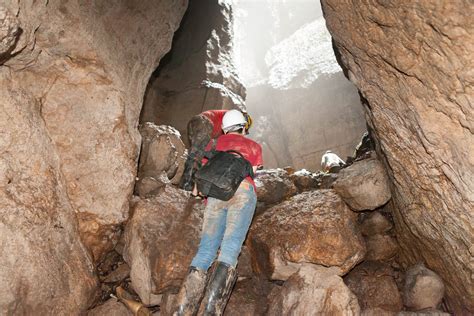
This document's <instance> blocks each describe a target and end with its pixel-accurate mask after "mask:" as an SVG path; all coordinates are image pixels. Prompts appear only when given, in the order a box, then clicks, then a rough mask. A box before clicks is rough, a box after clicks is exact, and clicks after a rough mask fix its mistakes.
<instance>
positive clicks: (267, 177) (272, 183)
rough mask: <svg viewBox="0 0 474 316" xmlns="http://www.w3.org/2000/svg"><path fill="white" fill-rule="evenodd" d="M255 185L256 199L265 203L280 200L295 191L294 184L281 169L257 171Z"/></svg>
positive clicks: (273, 202) (293, 193)
mask: <svg viewBox="0 0 474 316" xmlns="http://www.w3.org/2000/svg"><path fill="white" fill-rule="evenodd" d="M255 185H256V186H257V196H258V200H259V201H260V202H263V203H265V204H275V203H278V202H281V201H283V200H285V199H287V198H289V197H290V196H292V195H295V194H296V192H297V189H296V186H295V184H294V183H293V181H291V179H290V177H289V175H288V173H287V172H286V171H285V170H283V169H268V170H261V171H257V173H256V177H255Z"/></svg>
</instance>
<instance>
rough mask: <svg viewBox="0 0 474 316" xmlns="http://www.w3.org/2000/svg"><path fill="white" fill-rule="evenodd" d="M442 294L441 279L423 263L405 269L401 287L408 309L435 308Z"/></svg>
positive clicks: (442, 285)
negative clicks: (402, 286) (403, 282)
mask: <svg viewBox="0 0 474 316" xmlns="http://www.w3.org/2000/svg"><path fill="white" fill-rule="evenodd" d="M443 296H444V283H443V280H442V279H441V278H440V277H439V276H438V275H437V274H436V273H435V272H433V271H431V270H430V269H428V268H426V267H425V266H424V265H423V264H417V265H415V266H413V267H411V268H410V269H408V270H407V272H406V275H405V285H404V288H403V300H404V304H405V306H406V307H408V309H410V310H412V311H419V310H422V309H428V308H431V309H437V307H438V306H439V304H440V303H441V300H442V299H443Z"/></svg>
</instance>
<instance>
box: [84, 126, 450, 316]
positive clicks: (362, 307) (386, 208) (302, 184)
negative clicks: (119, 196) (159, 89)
mask: <svg viewBox="0 0 474 316" xmlns="http://www.w3.org/2000/svg"><path fill="white" fill-rule="evenodd" d="M141 132H142V133H143V134H144V135H143V136H144V139H145V141H144V142H143V146H142V153H144V155H142V157H141V163H140V170H139V175H140V176H139V178H138V181H137V184H136V190H135V192H136V194H137V195H135V196H134V197H133V199H132V202H131V209H132V214H131V217H130V220H129V221H128V222H127V223H126V225H125V226H124V229H123V234H122V238H121V241H120V242H119V244H118V245H117V247H116V248H115V249H114V250H113V251H112V252H110V253H109V254H108V255H107V256H106V257H105V260H103V261H102V262H101V264H100V265H99V276H100V281H101V284H102V295H101V297H100V298H99V299H98V300H97V302H96V304H95V306H94V307H93V308H92V309H91V310H90V311H89V314H90V315H133V313H132V312H131V309H133V308H134V307H135V308H139V307H140V306H141V308H142V309H143V308H145V306H146V307H147V312H148V313H150V314H153V315H171V314H172V312H173V309H174V308H175V295H176V293H177V291H178V289H179V287H180V284H181V282H182V280H183V278H184V277H185V275H186V271H187V268H188V265H189V263H190V262H191V259H192V257H193V255H194V253H195V251H196V249H197V245H198V242H199V237H198V236H199V231H200V227H201V224H202V215H203V209H204V208H203V204H202V202H201V201H200V200H197V199H194V198H192V197H191V196H190V195H189V193H188V192H185V191H183V190H180V189H178V188H177V187H176V186H175V185H174V184H175V183H176V180H173V179H174V177H175V174H176V170H179V169H180V167H179V166H182V163H183V161H184V159H185V155H183V153H182V151H181V149H182V148H183V145H182V142H181V140H180V138H179V134H178V133H176V132H175V130H174V129H173V128H171V127H167V126H156V125H154V124H151V123H150V124H147V125H146V127H142V128H141ZM163 153H166V154H163ZM171 153H174V154H171ZM153 161H160V164H157V163H150V162H153ZM145 179H147V180H146V182H144V180H145ZM256 184H257V194H258V197H259V204H258V208H257V214H256V216H255V218H254V220H253V223H252V226H251V229H250V231H249V234H248V237H247V240H246V242H245V245H244V247H243V250H242V253H241V256H240V260H239V266H238V273H239V279H238V282H237V284H236V286H235V288H234V291H233V293H232V296H231V298H230V301H229V303H228V307H227V309H226V311H225V314H226V315H328V314H331V315H443V314H444V312H442V311H441V310H442V308H443V306H442V302H443V301H442V300H443V296H444V284H443V282H442V280H441V278H440V277H439V276H438V275H436V274H435V273H434V272H433V271H430V270H429V269H427V268H426V267H424V266H423V265H422V264H419V265H416V266H413V267H412V268H410V269H409V270H407V271H404V270H403V269H401V267H400V265H399V264H398V262H397V258H398V243H397V240H396V238H395V236H394V224H393V221H392V215H391V202H390V199H391V195H390V189H389V185H388V178H387V175H386V174H385V171H384V169H383V168H382V167H381V163H380V162H379V161H378V159H377V158H376V156H375V153H374V152H368V153H367V152H366V153H362V154H361V158H359V159H356V160H355V162H354V163H352V165H350V166H348V167H346V168H344V169H342V170H341V171H340V172H339V174H324V173H311V172H309V171H306V170H299V171H295V170H292V168H285V169H272V170H262V171H259V172H258V174H257V177H256ZM119 286H120V287H121V288H122V289H125V291H126V293H128V294H126V295H128V296H127V297H128V299H126V300H124V299H120V297H122V296H123V294H121V293H120V289H119V290H118V292H117V287H119ZM117 296H118V297H119V298H118V299H117ZM124 303H125V304H124ZM126 305H128V307H126Z"/></svg>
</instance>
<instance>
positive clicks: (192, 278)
mask: <svg viewBox="0 0 474 316" xmlns="http://www.w3.org/2000/svg"><path fill="white" fill-rule="evenodd" d="M206 274H207V273H206V271H202V270H199V269H198V268H196V267H190V268H189V272H188V275H187V276H186V279H185V280H184V282H183V285H182V286H181V289H180V290H179V293H178V298H177V302H178V308H177V310H176V312H175V313H174V314H173V315H176V316H184V315H186V316H191V315H196V313H197V312H198V310H199V306H200V304H201V300H202V297H203V296H204V288H205V287H206V281H207V278H206Z"/></svg>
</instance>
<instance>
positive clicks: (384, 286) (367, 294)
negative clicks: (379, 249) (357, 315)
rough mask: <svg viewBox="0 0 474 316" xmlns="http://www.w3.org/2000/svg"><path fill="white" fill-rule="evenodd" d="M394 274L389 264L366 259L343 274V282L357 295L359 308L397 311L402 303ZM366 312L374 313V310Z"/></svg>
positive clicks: (400, 308)
mask: <svg viewBox="0 0 474 316" xmlns="http://www.w3.org/2000/svg"><path fill="white" fill-rule="evenodd" d="M395 276H396V273H395V271H394V270H393V269H392V268H391V267H390V266H389V265H387V264H383V263H379V262H375V261H366V262H363V263H361V264H360V265H358V266H357V267H355V268H354V269H353V270H352V271H351V272H350V273H349V274H348V275H347V276H345V277H344V282H345V283H346V285H347V286H348V287H349V289H350V290H351V291H352V293H354V294H355V295H356V296H357V299H358V301H359V305H360V308H361V310H363V311H365V310H373V309H377V308H378V309H381V310H383V311H386V312H387V311H388V312H399V311H401V310H402V307H403V303H402V297H401V294H400V292H399V290H398V287H397V284H396V282H395V279H394V277H395ZM366 313H367V314H368V313H375V311H374V310H373V311H367V312H366ZM374 315H376V314H374Z"/></svg>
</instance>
